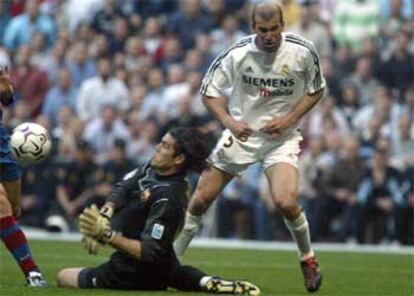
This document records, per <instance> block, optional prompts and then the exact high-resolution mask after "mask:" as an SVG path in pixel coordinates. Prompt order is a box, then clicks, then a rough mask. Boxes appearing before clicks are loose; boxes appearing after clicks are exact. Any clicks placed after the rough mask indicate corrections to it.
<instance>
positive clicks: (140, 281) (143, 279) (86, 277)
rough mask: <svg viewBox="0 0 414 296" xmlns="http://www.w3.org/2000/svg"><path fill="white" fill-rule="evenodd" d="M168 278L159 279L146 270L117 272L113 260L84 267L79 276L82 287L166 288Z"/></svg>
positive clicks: (80, 286) (79, 283)
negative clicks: (91, 266)
mask: <svg viewBox="0 0 414 296" xmlns="http://www.w3.org/2000/svg"><path fill="white" fill-rule="evenodd" d="M167 285H168V280H165V279H157V278H155V277H154V276H153V275H149V274H147V273H145V271H144V270H140V271H135V272H134V273H125V272H117V271H116V270H115V268H114V266H113V265H112V264H111V262H110V261H109V262H106V263H104V264H101V265H99V266H97V267H93V268H84V269H82V270H81V271H80V273H79V276H78V286H79V288H81V289H93V288H97V289H117V290H166V289H167Z"/></svg>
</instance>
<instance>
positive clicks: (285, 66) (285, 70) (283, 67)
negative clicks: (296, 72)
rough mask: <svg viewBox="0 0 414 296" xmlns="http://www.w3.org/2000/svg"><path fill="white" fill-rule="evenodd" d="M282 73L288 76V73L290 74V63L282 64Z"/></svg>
mask: <svg viewBox="0 0 414 296" xmlns="http://www.w3.org/2000/svg"><path fill="white" fill-rule="evenodd" d="M280 73H281V74H282V75H283V76H288V75H289V74H290V69H289V66H288V65H286V64H284V65H282V69H280Z"/></svg>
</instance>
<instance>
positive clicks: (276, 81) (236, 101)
mask: <svg viewBox="0 0 414 296" xmlns="http://www.w3.org/2000/svg"><path fill="white" fill-rule="evenodd" d="M255 38H256V35H250V36H248V37H246V38H243V39H241V40H240V41H238V42H237V43H235V44H234V45H232V46H231V47H229V48H228V49H226V50H225V51H223V52H222V53H221V54H220V55H219V56H218V57H217V58H216V59H215V61H214V62H213V63H212V64H211V66H210V68H209V70H208V71H207V73H206V75H205V77H204V79H203V83H202V86H201V89H200V92H201V94H202V95H206V96H210V97H223V96H225V92H226V90H228V89H229V88H232V89H231V93H230V96H229V105H228V106H229V112H230V115H231V116H232V117H233V118H234V119H236V120H240V121H244V122H246V123H247V124H248V126H249V127H250V128H252V129H253V130H254V131H255V132H254V133H253V135H252V136H251V137H253V138H255V137H258V138H262V137H264V135H263V134H261V133H260V132H258V130H259V129H260V128H261V127H263V126H264V125H265V122H266V121H269V120H271V119H273V118H276V117H282V116H284V115H286V114H288V113H289V112H291V111H292V109H293V107H294V106H295V105H296V104H297V103H298V101H299V100H300V99H301V98H302V97H303V96H304V95H305V94H313V93H316V92H318V91H320V90H321V89H323V88H324V87H325V80H324V78H323V74H322V71H321V67H320V64H319V57H318V54H317V52H316V50H315V48H314V46H313V44H312V43H311V42H310V41H307V40H306V39H304V38H303V37H301V36H299V35H296V34H293V33H288V32H284V33H282V42H281V45H280V47H279V49H278V50H277V51H276V52H274V53H267V52H264V51H262V50H260V49H258V48H257V46H256V44H255ZM293 128H295V127H292V129H293ZM292 129H290V130H292ZM251 137H249V138H250V139H251ZM251 140H253V139H251Z"/></svg>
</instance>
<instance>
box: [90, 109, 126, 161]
mask: <svg viewBox="0 0 414 296" xmlns="http://www.w3.org/2000/svg"><path fill="white" fill-rule="evenodd" d="M83 138H84V139H85V140H86V141H87V142H88V143H89V145H90V146H91V147H92V149H93V151H94V160H95V162H96V163H97V164H103V163H105V162H107V161H108V160H109V153H110V151H111V150H112V149H113V147H114V143H115V140H116V139H122V140H124V141H128V140H129V139H130V134H129V131H128V128H127V126H126V125H125V124H124V123H123V121H122V120H121V118H120V117H119V115H118V111H117V108H116V107H115V106H112V105H107V106H103V108H102V111H101V115H100V116H99V117H97V118H94V119H92V120H91V121H90V122H89V123H87V124H86V126H85V131H84V133H83Z"/></svg>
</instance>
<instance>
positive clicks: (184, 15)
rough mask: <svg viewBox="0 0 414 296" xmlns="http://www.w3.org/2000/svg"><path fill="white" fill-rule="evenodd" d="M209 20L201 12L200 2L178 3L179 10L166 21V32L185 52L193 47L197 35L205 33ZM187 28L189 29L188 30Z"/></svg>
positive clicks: (192, 0)
mask: <svg viewBox="0 0 414 296" xmlns="http://www.w3.org/2000/svg"><path fill="white" fill-rule="evenodd" d="M210 26H211V20H210V18H209V16H208V15H205V14H204V13H203V10H202V6H201V0H187V1H181V2H180V10H178V11H177V12H175V13H173V14H172V15H171V17H170V18H169V19H168V20H167V25H166V28H167V32H168V33H170V34H173V35H175V36H177V37H178V38H179V39H180V42H181V44H182V46H183V48H184V49H185V50H188V49H190V48H192V47H193V46H194V41H195V36H196V35H197V34H198V33H207V32H208V31H209V29H210ZM188 28H191V30H189V29H188Z"/></svg>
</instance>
